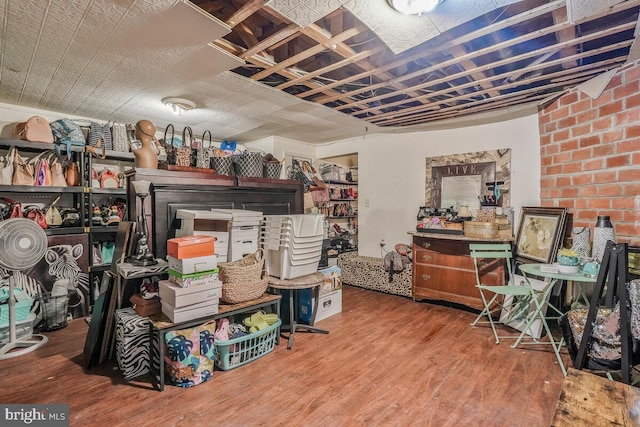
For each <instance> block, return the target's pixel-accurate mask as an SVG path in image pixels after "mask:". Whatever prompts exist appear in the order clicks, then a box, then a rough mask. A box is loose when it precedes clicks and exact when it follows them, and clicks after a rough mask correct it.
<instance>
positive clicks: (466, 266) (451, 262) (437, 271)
mask: <svg viewBox="0 0 640 427" xmlns="http://www.w3.org/2000/svg"><path fill="white" fill-rule="evenodd" d="M410 234H411V235H413V299H414V301H420V300H423V299H431V300H441V301H448V302H453V303H457V304H462V305H465V306H467V307H470V308H474V309H477V310H482V308H483V304H482V299H481V298H480V293H479V292H478V290H477V289H476V286H475V285H476V276H475V268H474V266H473V260H472V259H471V257H470V256H469V243H510V242H511V239H507V240H505V239H479V238H473V237H466V236H462V235H452V234H436V233H417V232H412V233H410ZM481 275H482V276H481V277H482V280H483V283H486V284H502V283H504V278H505V275H506V267H505V265H504V264H503V263H501V262H498V261H496V262H494V263H491V264H488V265H486V266H484V268H483V269H482V271H481Z"/></svg>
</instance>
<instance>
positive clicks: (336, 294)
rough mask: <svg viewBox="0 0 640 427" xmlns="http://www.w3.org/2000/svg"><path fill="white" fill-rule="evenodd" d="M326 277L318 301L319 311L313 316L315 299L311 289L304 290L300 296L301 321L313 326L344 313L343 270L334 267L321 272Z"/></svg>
mask: <svg viewBox="0 0 640 427" xmlns="http://www.w3.org/2000/svg"><path fill="white" fill-rule="evenodd" d="M319 273H322V275H323V276H324V278H323V282H322V285H320V291H319V294H320V298H319V299H318V310H317V311H316V313H315V319H312V316H313V307H314V305H315V298H314V297H313V292H312V290H311V289H303V290H301V291H300V292H299V294H298V310H299V313H300V320H302V321H303V322H307V323H310V324H313V323H315V322H319V321H321V320H324V319H326V318H327V317H330V316H333V315H334V314H338V313H340V312H341V311H342V270H341V269H340V267H338V266H333V267H329V268H325V269H323V270H319Z"/></svg>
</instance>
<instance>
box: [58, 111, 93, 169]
mask: <svg viewBox="0 0 640 427" xmlns="http://www.w3.org/2000/svg"><path fill="white" fill-rule="evenodd" d="M51 130H52V131H53V136H54V138H55V143H56V153H57V154H58V157H62V156H61V154H60V153H61V147H62V146H65V147H66V150H67V159H68V160H71V147H72V146H84V145H85V144H86V142H87V139H86V138H85V136H84V133H82V129H81V128H80V125H79V124H78V123H76V122H74V121H73V120H71V119H60V120H56V121H55V122H52V123H51Z"/></svg>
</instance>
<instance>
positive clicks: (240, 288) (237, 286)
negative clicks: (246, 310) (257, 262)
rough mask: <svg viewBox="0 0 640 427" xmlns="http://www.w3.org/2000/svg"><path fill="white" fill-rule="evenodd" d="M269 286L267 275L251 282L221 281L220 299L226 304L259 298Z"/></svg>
mask: <svg viewBox="0 0 640 427" xmlns="http://www.w3.org/2000/svg"><path fill="white" fill-rule="evenodd" d="M268 286H269V276H267V275H265V277H264V278H262V279H260V280H259V281H257V282H251V283H222V296H221V297H220V299H221V300H222V301H224V302H226V303H227V304H238V303H241V302H245V301H251V300H252V299H256V298H260V297H261V296H262V294H264V293H265V292H266V290H267V287H268Z"/></svg>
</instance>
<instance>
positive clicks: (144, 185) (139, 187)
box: [129, 180, 158, 267]
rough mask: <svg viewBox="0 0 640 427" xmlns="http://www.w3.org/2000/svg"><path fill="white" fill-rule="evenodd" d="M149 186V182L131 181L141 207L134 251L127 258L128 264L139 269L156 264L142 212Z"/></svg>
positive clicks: (144, 216) (143, 211) (143, 212)
mask: <svg viewBox="0 0 640 427" xmlns="http://www.w3.org/2000/svg"><path fill="white" fill-rule="evenodd" d="M150 186H151V182H149V181H144V180H140V181H133V188H134V190H135V192H136V195H137V196H138V197H140V202H141V206H142V207H141V209H140V215H138V231H137V232H136V237H137V244H136V250H135V252H134V253H133V254H131V257H129V262H130V263H131V264H133V265H137V266H141V267H146V266H148V265H155V264H157V263H158V261H157V260H156V259H155V258H154V256H153V254H152V253H151V251H149V235H148V230H147V219H146V215H145V210H144V199H145V198H146V197H147V196H148V195H149V187H150Z"/></svg>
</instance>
